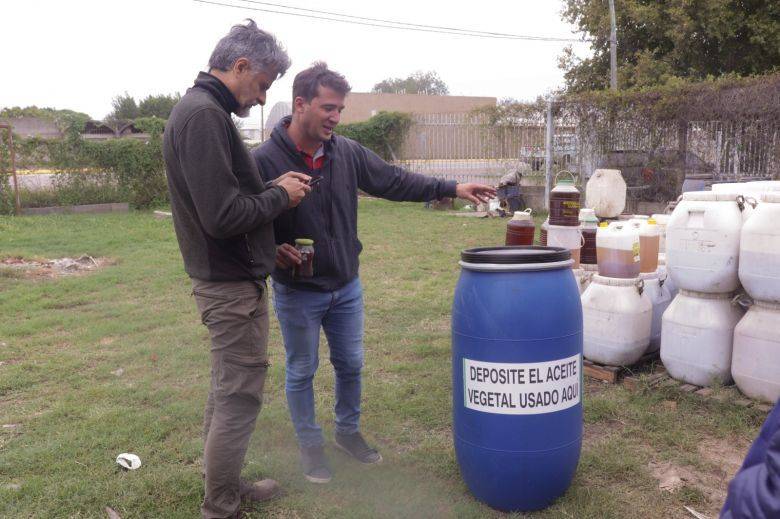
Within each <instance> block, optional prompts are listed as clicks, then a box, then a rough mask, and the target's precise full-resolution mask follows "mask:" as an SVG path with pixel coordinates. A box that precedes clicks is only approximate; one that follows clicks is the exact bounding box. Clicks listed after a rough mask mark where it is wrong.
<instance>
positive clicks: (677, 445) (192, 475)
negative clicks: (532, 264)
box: [0, 200, 763, 518]
mask: <svg viewBox="0 0 780 519" xmlns="http://www.w3.org/2000/svg"><path fill="white" fill-rule="evenodd" d="M504 225H505V221H502V220H500V219H473V218H455V217H452V216H449V215H446V214H443V213H440V212H436V211H426V210H423V209H422V208H421V204H392V203H388V202H383V201H375V200H370V201H363V202H361V204H360V234H361V238H362V241H363V243H364V246H365V250H364V252H363V255H362V256H361V263H362V267H361V276H362V279H363V284H364V286H365V300H366V317H367V320H366V337H365V346H366V368H365V376H364V398H363V410H364V412H363V418H362V427H363V429H364V431H365V432H366V434H367V435H368V436H369V437H370V438H371V439H372V441H374V442H375V443H376V444H377V446H378V447H379V448H380V449H381V451H382V453H383V456H384V458H385V462H384V463H383V464H382V465H380V466H377V467H359V466H356V465H355V464H353V463H351V462H350V461H349V460H346V459H345V458H344V457H343V456H341V455H340V454H339V453H337V452H334V451H332V450H331V451H329V452H330V456H331V458H332V461H333V465H334V469H335V473H336V476H335V478H334V479H333V481H332V483H331V484H329V485H326V486H314V485H311V484H308V483H306V482H305V480H303V478H302V476H301V474H300V473H299V470H298V459H297V447H296V443H295V440H294V437H293V432H292V427H291V424H290V420H289V417H288V415H287V410H286V405H285V401H284V392H283V379H284V372H283V363H284V353H283V348H282V346H281V341H280V335H279V331H278V326H277V325H276V323H273V324H272V333H271V338H270V347H269V350H270V355H271V362H272V368H271V370H270V378H269V380H268V383H267V384H266V395H265V403H264V407H263V410H262V411H261V413H260V417H259V419H258V422H257V429H256V432H255V434H254V436H253V439H252V443H251V445H250V450H249V453H248V455H247V459H246V467H245V469H244V474H245V475H246V476H248V477H261V476H272V477H274V478H276V479H278V480H279V481H280V482H281V483H282V484H283V485H284V487H285V488H286V489H287V490H288V495H287V496H286V497H284V498H282V499H281V500H279V501H276V502H274V503H272V504H269V505H267V506H265V507H260V508H257V509H256V510H255V511H254V512H252V513H251V514H250V516H251V517H266V516H271V517H285V518H292V517H307V518H308V517H311V518H314V517H475V518H476V517H499V516H500V515H501V514H498V513H496V512H494V511H492V510H491V509H489V508H487V507H486V506H484V505H482V504H480V503H478V502H477V501H475V500H474V499H473V498H472V497H470V495H469V493H468V491H467V489H466V487H465V485H464V483H463V482H462V480H461V479H460V476H459V473H458V467H457V463H456V461H455V456H454V452H453V449H452V440H451V434H450V431H451V422H450V412H451V391H450V335H449V319H450V304H451V300H452V292H453V289H454V286H455V282H456V280H457V276H458V272H459V271H458V265H457V260H458V253H459V251H460V250H461V249H463V248H465V247H470V246H479V245H489V244H499V243H501V242H502V241H503V233H504ZM83 253H87V254H90V255H92V256H105V257H110V258H112V259H114V260H115V261H116V263H115V264H114V265H112V266H110V267H106V268H104V269H102V270H100V271H98V272H95V273H92V274H90V275H86V276H80V277H68V278H59V279H56V280H48V279H23V278H20V277H17V276H13V275H9V274H3V275H0V308H2V312H0V362H3V363H4V364H2V365H0V425H3V424H18V425H17V427H15V428H0V517H105V512H104V511H103V510H104V507H106V506H110V507H112V508H114V509H115V510H116V511H117V512H119V513H120V515H121V516H122V517H123V518H130V517H165V518H173V517H196V516H198V507H199V504H200V501H201V499H202V481H201V478H200V472H199V460H200V456H201V449H202V443H201V440H200V427H201V413H202V407H203V403H204V399H205V396H206V391H207V387H208V380H209V375H208V373H209V360H208V339H207V334H206V330H205V329H204V328H203V326H202V325H201V324H200V320H199V316H198V315H197V313H196V310H195V305H194V301H193V300H192V298H191V297H190V287H189V283H188V280H187V278H186V276H185V274H184V271H183V268H182V263H181V258H180V255H179V251H178V247H177V245H176V240H175V237H174V234H173V230H172V226H171V222H170V221H169V220H156V219H154V218H153V217H152V215H151V214H150V213H140V212H138V213H130V214H125V215H99V216H87V215H71V216H50V217H24V218H0V257H3V256H24V257H31V258H57V257H62V256H77V255H81V254H83ZM326 348H327V346H326V344H325V343H324V341H323V345H322V357H323V358H322V363H321V366H322V367H321V369H320V371H319V373H318V375H317V378H316V382H315V383H316V391H317V392H316V394H317V403H318V415H319V419H320V421H321V423H322V424H323V425H324V427H325V430H326V434H327V435H328V436H329V437H330V436H331V434H332V414H331V409H332V406H333V372H332V369H331V368H330V366H329V365H328V363H327V360H326V359H327V350H326ZM118 368H123V369H124V373H123V374H122V375H121V376H116V375H114V374H112V371H115V370H117V369H118ZM669 402H674V405H670V404H668V403H669ZM584 403H585V426H586V442H585V447H584V449H583V454H582V458H581V461H580V466H579V468H578V472H577V476H576V479H575V481H574V484H573V486H572V487H571V489H570V490H569V491H568V492H567V493H566V495H565V496H563V498H561V499H560V500H558V501H557V502H556V503H555V504H554V505H553V506H552V507H551V508H550V509H548V510H546V511H543V512H540V513H537V514H532V516H533V517H549V518H557V517H576V518H589V517H590V518H605V517H685V512H684V510H683V505H689V506H693V507H694V508H695V509H697V510H698V511H699V512H705V513H708V514H710V515H714V514H715V513H716V512H717V510H718V508H719V506H720V504H721V503H720V502H718V501H717V499H715V498H711V497H709V495H710V494H708V493H707V492H706V491H705V490H707V488H709V487H707V488H705V486H706V485H705V483H707V482H706V481H705V482H704V483H702V484H701V485H699V484H697V482H686V485H685V486H684V487H683V488H681V489H680V490H678V491H676V492H674V493H667V492H662V491H661V490H659V488H658V482H657V481H656V479H655V478H654V477H653V474H652V472H651V470H650V468H649V464H650V463H651V462H661V461H663V462H673V463H675V464H676V465H678V466H680V467H684V468H687V469H688V470H692V471H697V473H701V474H703V475H708V474H710V475H711V474H716V473H717V471H718V470H722V467H721V466H720V465H719V462H718V460H717V459H713V458H712V456H703V455H702V454H701V452H702V451H701V445H702V442H709V443H708V444H709V445H715V446H718V445H723V446H725V449H724V450H727V451H731V454H733V455H734V457H736V458H739V457H741V456H743V455H744V451H745V449H746V448H747V445H748V444H749V442H750V440H751V439H752V438H753V437H754V436H755V434H756V433H757V430H758V426H759V425H760V423H761V421H762V419H763V416H762V415H761V414H760V413H759V412H757V411H752V410H746V409H744V408H741V407H739V406H735V405H732V404H729V403H727V402H726V403H719V402H716V401H705V400H702V399H699V398H697V397H693V396H690V395H687V394H682V393H680V392H678V391H677V390H675V389H672V388H662V389H657V390H652V391H651V390H646V391H637V392H633V393H632V392H628V391H626V390H625V389H623V388H622V387H621V386H603V385H601V384H597V383H592V382H590V381H588V382H587V386H586V395H585V398H584ZM711 450H715V451H717V450H718V449H717V448H715V449H711ZM120 452H134V453H136V454H138V455H139V456H140V457H141V459H142V461H143V466H142V467H141V469H140V470H138V471H134V472H126V473H125V472H119V471H117V469H116V465H115V464H114V458H115V457H116V455H117V454H119V453H120ZM715 455H717V452H716V453H715ZM713 477H714V476H713ZM707 481H709V482H710V486H712V485H711V483H712V478H710V479H708V480H707ZM725 481H727V479H726V480H725ZM725 481H721V482H718V483H717V485H719V489H720V491H721V492H722V491H724V490H725ZM717 485H716V486H717Z"/></svg>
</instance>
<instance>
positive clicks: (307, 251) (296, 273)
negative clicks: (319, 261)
mask: <svg viewBox="0 0 780 519" xmlns="http://www.w3.org/2000/svg"><path fill="white" fill-rule="evenodd" d="M295 248H296V249H298V252H299V253H300V254H301V264H300V265H295V266H293V271H292V277H293V278H294V279H295V278H310V277H312V276H314V241H313V240H309V239H305V238H299V239H297V240H295Z"/></svg>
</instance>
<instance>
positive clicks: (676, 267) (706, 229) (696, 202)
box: [666, 191, 745, 293]
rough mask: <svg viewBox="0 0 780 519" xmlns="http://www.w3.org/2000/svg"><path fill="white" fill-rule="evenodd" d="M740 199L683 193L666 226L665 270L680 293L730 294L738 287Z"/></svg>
mask: <svg viewBox="0 0 780 519" xmlns="http://www.w3.org/2000/svg"><path fill="white" fill-rule="evenodd" d="M744 208H745V203H744V200H743V198H742V197H740V196H738V195H733V194H721V193H711V192H708V191H696V192H690V193H684V194H683V197H682V200H681V201H680V203H678V204H677V207H675V209H674V212H673V213H672V216H671V218H669V223H668V224H667V226H666V266H667V269H668V271H669V275H670V276H671V277H672V279H673V280H674V282H675V285H677V286H678V287H679V288H680V289H684V290H694V291H697V292H713V293H729V292H733V291H735V290H736V289H737V287H739V277H738V273H737V272H738V268H737V267H738V262H739V240H740V232H741V230H742V216H743V214H742V212H743V210H744Z"/></svg>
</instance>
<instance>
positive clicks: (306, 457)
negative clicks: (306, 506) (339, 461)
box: [301, 445, 333, 484]
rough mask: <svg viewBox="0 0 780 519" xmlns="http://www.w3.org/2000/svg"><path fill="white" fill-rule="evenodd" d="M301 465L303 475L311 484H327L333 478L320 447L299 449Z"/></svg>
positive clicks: (323, 451) (322, 449)
mask: <svg viewBox="0 0 780 519" xmlns="http://www.w3.org/2000/svg"><path fill="white" fill-rule="evenodd" d="M301 464H302V465H303V475H304V476H305V477H306V479H308V480H309V481H311V482H312V483H320V484H322V483H328V482H329V481H330V479H331V478H332V477H333V474H332V473H331V471H330V468H329V467H328V461H327V460H326V459H325V450H324V448H323V446H322V445H317V446H314V447H301Z"/></svg>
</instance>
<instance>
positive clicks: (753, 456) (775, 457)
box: [720, 402, 780, 519]
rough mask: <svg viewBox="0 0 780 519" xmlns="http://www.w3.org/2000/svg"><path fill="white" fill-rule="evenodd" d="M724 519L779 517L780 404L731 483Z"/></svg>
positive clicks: (765, 424) (771, 414)
mask: <svg viewBox="0 0 780 519" xmlns="http://www.w3.org/2000/svg"><path fill="white" fill-rule="evenodd" d="M720 516H721V518H723V519H748V518H749V519H761V518H778V517H780V402H778V403H777V404H776V405H775V408H774V409H772V412H771V413H770V414H769V416H768V417H767V419H766V421H765V422H764V425H763V426H762V427H761V432H760V433H759V435H758V438H756V440H755V441H754V442H753V445H751V447H750V450H749V451H748V454H747V456H746V457H745V461H744V462H743V463H742V467H741V468H740V469H739V472H737V475H736V476H734V479H732V480H731V483H729V493H728V496H727V497H726V503H725V504H724V505H723V510H721V512H720Z"/></svg>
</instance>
